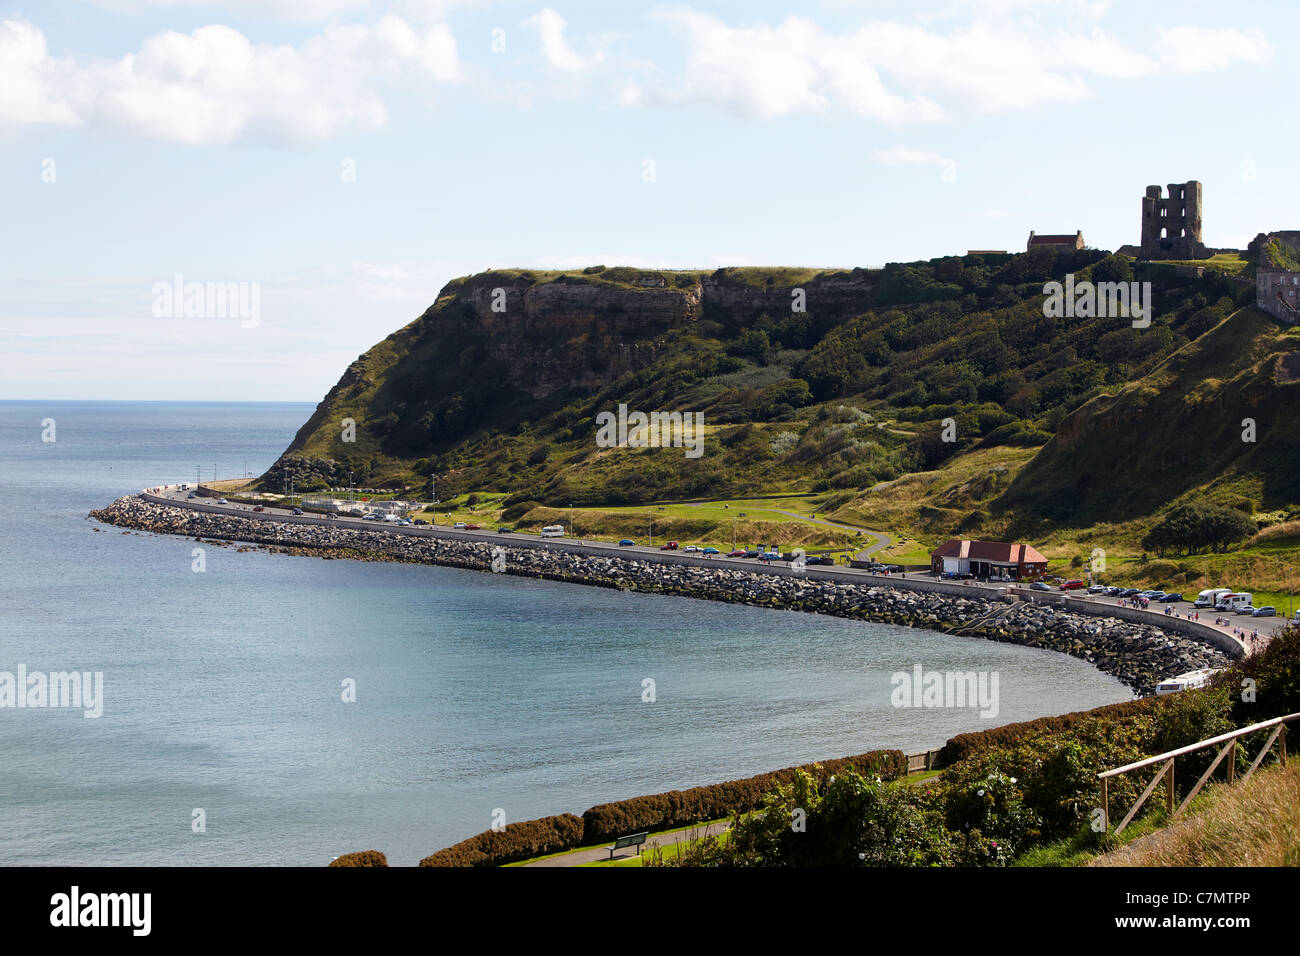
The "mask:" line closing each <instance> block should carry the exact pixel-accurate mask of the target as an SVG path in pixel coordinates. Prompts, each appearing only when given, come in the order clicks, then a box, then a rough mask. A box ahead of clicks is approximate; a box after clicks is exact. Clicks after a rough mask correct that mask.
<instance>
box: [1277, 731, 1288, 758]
mask: <svg viewBox="0 0 1300 956" xmlns="http://www.w3.org/2000/svg"><path fill="white" fill-rule="evenodd" d="M1277 747H1278V750H1277V760H1278V763H1280V764H1282V766H1284V767H1285V766H1286V724H1283V725H1282V732H1281V733H1280V734H1278V735H1277Z"/></svg>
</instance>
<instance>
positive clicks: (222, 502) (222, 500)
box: [217, 498, 230, 505]
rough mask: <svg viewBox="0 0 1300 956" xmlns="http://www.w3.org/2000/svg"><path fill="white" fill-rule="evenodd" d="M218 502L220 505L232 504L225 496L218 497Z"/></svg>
mask: <svg viewBox="0 0 1300 956" xmlns="http://www.w3.org/2000/svg"><path fill="white" fill-rule="evenodd" d="M217 504H219V505H228V504H230V502H229V501H227V500H226V499H225V498H218V499H217Z"/></svg>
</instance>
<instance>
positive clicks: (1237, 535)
mask: <svg viewBox="0 0 1300 956" xmlns="http://www.w3.org/2000/svg"><path fill="white" fill-rule="evenodd" d="M1257 529H1258V526H1257V525H1256V523H1255V521H1254V519H1253V518H1251V517H1249V516H1248V515H1245V514H1243V513H1242V512H1240V511H1238V510H1236V509H1235V508H1222V507H1219V506H1217V505H1196V504H1187V505H1179V506H1178V507H1176V508H1174V509H1172V510H1171V511H1170V512H1169V513H1168V514H1166V515H1165V516H1164V518H1162V519H1161V520H1160V522H1159V523H1158V524H1157V525H1156V526H1155V527H1154V528H1152V529H1151V531H1150V533H1148V534H1147V536H1146V537H1145V538H1143V539H1142V547H1144V548H1147V549H1149V550H1152V551H1155V552H1156V553H1157V554H1162V555H1163V554H1165V553H1167V552H1171V551H1186V552H1187V553H1189V554H1196V553H1197V552H1200V551H1205V550H1210V549H1212V550H1214V551H1216V552H1219V553H1222V552H1224V551H1226V550H1228V547H1229V546H1230V545H1232V544H1233V543H1234V542H1236V541H1241V540H1242V539H1244V538H1249V537H1250V536H1251V535H1252V534H1254V533H1255V531H1256V530H1257Z"/></svg>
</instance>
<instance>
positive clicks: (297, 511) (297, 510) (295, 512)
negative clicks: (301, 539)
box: [293, 508, 302, 515]
mask: <svg viewBox="0 0 1300 956" xmlns="http://www.w3.org/2000/svg"><path fill="white" fill-rule="evenodd" d="M293 513H294V514H296V515H300V514H302V509H301V508H294V509H293Z"/></svg>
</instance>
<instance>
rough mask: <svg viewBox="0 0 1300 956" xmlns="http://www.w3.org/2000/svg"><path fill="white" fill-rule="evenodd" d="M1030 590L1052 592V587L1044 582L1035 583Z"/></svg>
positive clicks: (1030, 586)
mask: <svg viewBox="0 0 1300 956" xmlns="http://www.w3.org/2000/svg"><path fill="white" fill-rule="evenodd" d="M1029 589H1030V590H1031V591H1050V590H1052V586H1051V585H1050V584H1044V583H1043V582H1042V581H1035V582H1034V583H1033V584H1031V585H1029Z"/></svg>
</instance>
